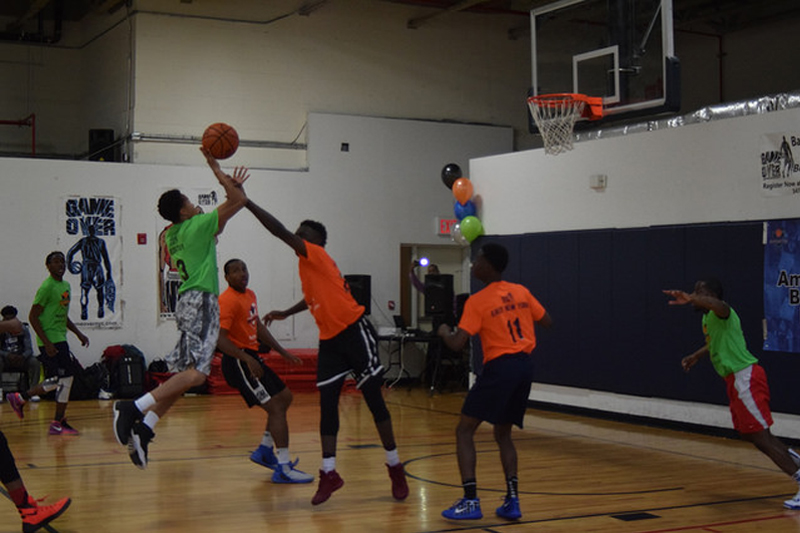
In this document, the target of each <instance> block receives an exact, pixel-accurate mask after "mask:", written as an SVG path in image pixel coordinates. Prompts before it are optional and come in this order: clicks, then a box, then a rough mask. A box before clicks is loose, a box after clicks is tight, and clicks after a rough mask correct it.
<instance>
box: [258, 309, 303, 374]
mask: <svg viewBox="0 0 800 533" xmlns="http://www.w3.org/2000/svg"><path fill="white" fill-rule="evenodd" d="M256 327H257V329H258V341H259V342H261V343H263V344H266V345H267V346H269V347H270V348H272V349H273V350H275V351H276V352H278V353H279V354H281V357H283V358H284V359H286V360H287V361H289V362H291V363H293V364H296V365H299V364H300V363H302V362H303V361H302V359H300V358H299V357H297V356H296V355H292V354H291V353H289V352H287V351H286V349H285V348H284V347H283V346H281V344H280V343H279V342H278V341H277V339H275V337H273V336H272V333H270V332H269V330H268V329H267V326H265V325H264V323H263V322H262V321H261V320H258V323H257V326H256Z"/></svg>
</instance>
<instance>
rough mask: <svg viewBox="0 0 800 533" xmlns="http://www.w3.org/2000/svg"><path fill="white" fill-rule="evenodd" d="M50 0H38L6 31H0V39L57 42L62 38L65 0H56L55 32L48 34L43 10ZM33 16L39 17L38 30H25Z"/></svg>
mask: <svg viewBox="0 0 800 533" xmlns="http://www.w3.org/2000/svg"><path fill="white" fill-rule="evenodd" d="M49 1H50V0H36V1H35V2H34V3H33V4H32V5H31V7H30V9H28V11H27V13H25V14H24V15H23V16H22V17H20V18H19V19H17V20H16V21H14V22H12V23H11V24H9V25H8V26H7V28H6V31H4V32H0V41H13V42H24V43H44V44H55V43H58V42H59V41H60V40H61V35H62V29H63V23H64V0H55V6H54V17H53V33H52V35H47V34H46V33H45V31H44V26H45V14H44V12H43V10H44V8H45V7H46V5H47V4H48V3H49ZM33 17H37V18H38V24H37V28H38V30H37V32H36V33H30V32H27V31H25V29H24V25H25V22H27V21H29V20H30V19H32V18H33Z"/></svg>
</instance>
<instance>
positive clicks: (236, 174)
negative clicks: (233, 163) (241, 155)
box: [228, 167, 250, 188]
mask: <svg viewBox="0 0 800 533" xmlns="http://www.w3.org/2000/svg"><path fill="white" fill-rule="evenodd" d="M249 172H250V170H249V169H248V168H247V167H236V168H234V169H233V176H232V177H231V176H228V177H229V178H230V179H232V180H233V182H234V183H235V184H236V186H237V187H240V188H241V187H242V186H243V185H244V182H245V181H247V179H248V178H249V177H250V174H249Z"/></svg>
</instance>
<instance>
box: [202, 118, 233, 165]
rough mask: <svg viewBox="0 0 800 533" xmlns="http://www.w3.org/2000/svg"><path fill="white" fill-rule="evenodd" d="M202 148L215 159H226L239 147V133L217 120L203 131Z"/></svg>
mask: <svg viewBox="0 0 800 533" xmlns="http://www.w3.org/2000/svg"><path fill="white" fill-rule="evenodd" d="M203 148H205V149H206V150H208V151H209V152H211V155H213V156H214V157H215V158H216V159H228V158H229V157H230V156H232V155H233V154H234V153H236V149H237V148H239V134H238V133H236V130H235V129H233V126H229V125H227V124H225V123H223V122H217V123H215V124H212V125H210V126H209V127H207V128H206V131H204V132H203Z"/></svg>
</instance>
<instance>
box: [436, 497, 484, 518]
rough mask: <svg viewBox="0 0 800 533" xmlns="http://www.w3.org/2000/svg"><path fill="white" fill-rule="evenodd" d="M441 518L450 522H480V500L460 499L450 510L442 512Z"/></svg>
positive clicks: (481, 516)
mask: <svg viewBox="0 0 800 533" xmlns="http://www.w3.org/2000/svg"><path fill="white" fill-rule="evenodd" d="M442 516H443V517H445V518H449V519H450V520H480V519H481V518H483V513H482V512H481V500H480V499H479V498H475V499H474V500H468V499H466V498H461V499H460V500H458V501H457V502H456V503H454V504H453V506H452V507H451V508H449V509H445V510H444V511H442Z"/></svg>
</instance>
